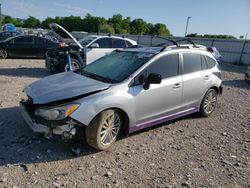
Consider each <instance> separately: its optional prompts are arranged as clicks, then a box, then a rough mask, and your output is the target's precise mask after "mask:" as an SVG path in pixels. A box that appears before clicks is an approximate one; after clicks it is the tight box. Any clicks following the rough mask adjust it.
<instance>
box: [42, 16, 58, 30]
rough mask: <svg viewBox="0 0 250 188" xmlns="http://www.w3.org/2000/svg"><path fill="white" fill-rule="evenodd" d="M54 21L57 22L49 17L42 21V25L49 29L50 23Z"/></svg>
mask: <svg viewBox="0 0 250 188" xmlns="http://www.w3.org/2000/svg"><path fill="white" fill-rule="evenodd" d="M54 22H55V19H54V18H51V17H47V18H46V19H45V20H43V21H42V22H41V27H42V28H44V29H48V28H49V24H50V23H54Z"/></svg>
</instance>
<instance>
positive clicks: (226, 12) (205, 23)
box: [0, 0, 250, 39]
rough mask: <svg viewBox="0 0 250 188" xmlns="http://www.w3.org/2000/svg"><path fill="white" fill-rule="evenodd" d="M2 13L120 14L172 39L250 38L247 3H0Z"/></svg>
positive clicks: (17, 0) (124, 0)
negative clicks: (158, 27) (159, 26)
mask: <svg viewBox="0 0 250 188" xmlns="http://www.w3.org/2000/svg"><path fill="white" fill-rule="evenodd" d="M0 3H1V5H2V14H6V15H10V16H12V17H18V18H27V17H28V16H34V17H36V18H39V19H40V20H43V19H45V18H46V17H55V16H70V15H74V16H81V17H84V16H85V15H86V14H87V13H90V14H91V15H93V16H101V17H105V18H110V17H112V16H113V15H114V14H121V15H122V16H123V17H128V16H129V17H131V19H136V18H142V19H144V20H145V21H147V22H151V23H153V24H156V23H164V24H166V26H167V27H168V28H169V29H170V31H171V33H172V34H173V35H175V36H184V34H185V27H186V22H187V17H188V16H190V17H192V18H191V19H190V20H189V27H188V33H198V34H227V35H234V36H235V37H237V38H238V37H239V36H241V35H243V36H244V37H245V36H246V34H247V33H248V35H247V38H248V39H250V0H0Z"/></svg>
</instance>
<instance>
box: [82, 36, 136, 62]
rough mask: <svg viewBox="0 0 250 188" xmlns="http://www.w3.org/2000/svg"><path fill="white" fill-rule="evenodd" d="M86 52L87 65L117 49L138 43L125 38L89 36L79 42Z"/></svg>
mask: <svg viewBox="0 0 250 188" xmlns="http://www.w3.org/2000/svg"><path fill="white" fill-rule="evenodd" d="M78 42H79V43H80V44H81V45H82V46H83V47H84V50H85V59H84V61H85V62H86V64H89V63H92V62H93V61H95V60H97V59H99V58H100V57H102V56H104V55H107V54H109V53H110V52H112V51H114V50H116V49H123V48H127V47H131V46H136V45H137V42H136V41H134V40H131V39H128V38H124V37H117V36H100V35H89V36H87V37H84V38H82V39H80V40H79V41H78Z"/></svg>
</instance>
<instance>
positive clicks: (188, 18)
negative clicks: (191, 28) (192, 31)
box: [185, 16, 192, 36]
mask: <svg viewBox="0 0 250 188" xmlns="http://www.w3.org/2000/svg"><path fill="white" fill-rule="evenodd" d="M191 18H192V17H190V16H188V17H187V23H186V30H185V36H187V30H188V23H189V20H190V19H191Z"/></svg>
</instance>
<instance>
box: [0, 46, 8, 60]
mask: <svg viewBox="0 0 250 188" xmlns="http://www.w3.org/2000/svg"><path fill="white" fill-rule="evenodd" d="M7 57H8V53H7V51H6V50H4V49H2V48H0V59H6V58H7Z"/></svg>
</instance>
